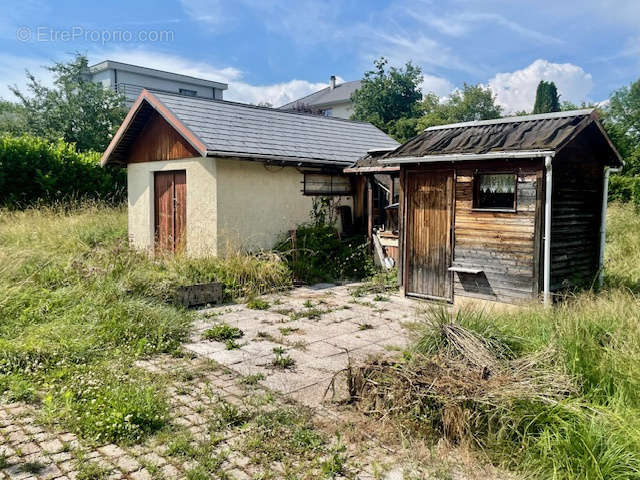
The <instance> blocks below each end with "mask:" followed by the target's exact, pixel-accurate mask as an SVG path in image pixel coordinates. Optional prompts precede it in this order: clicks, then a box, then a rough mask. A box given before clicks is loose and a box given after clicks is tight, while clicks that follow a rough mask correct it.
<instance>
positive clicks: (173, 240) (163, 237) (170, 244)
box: [153, 170, 187, 252]
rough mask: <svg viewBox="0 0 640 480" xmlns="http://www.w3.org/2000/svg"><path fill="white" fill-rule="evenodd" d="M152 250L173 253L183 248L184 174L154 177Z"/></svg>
mask: <svg viewBox="0 0 640 480" xmlns="http://www.w3.org/2000/svg"><path fill="white" fill-rule="evenodd" d="M153 190H154V223H155V228H154V230H155V246H156V249H158V250H161V251H168V252H175V251H178V250H181V249H182V248H184V247H185V243H184V242H185V230H186V220H187V215H186V203H187V178H186V172H185V171H184V170H169V171H162V172H155V173H154V188H153Z"/></svg>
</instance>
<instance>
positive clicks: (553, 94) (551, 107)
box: [533, 80, 560, 113]
mask: <svg viewBox="0 0 640 480" xmlns="http://www.w3.org/2000/svg"><path fill="white" fill-rule="evenodd" d="M559 111H560V96H559V95H558V89H557V88H556V84H555V83H553V82H546V81H544V80H540V83H539V84H538V88H537V89H536V101H535V103H534V104H533V113H549V112H559Z"/></svg>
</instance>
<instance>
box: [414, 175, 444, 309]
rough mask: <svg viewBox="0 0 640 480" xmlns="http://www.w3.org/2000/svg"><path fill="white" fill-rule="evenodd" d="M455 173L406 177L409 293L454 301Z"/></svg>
mask: <svg viewBox="0 0 640 480" xmlns="http://www.w3.org/2000/svg"><path fill="white" fill-rule="evenodd" d="M453 181H454V172H453V170H452V169H449V170H437V171H420V172H409V173H408V174H407V182H406V191H407V224H406V225H407V244H406V248H407V262H406V266H407V269H406V272H405V275H406V285H407V290H406V292H407V294H411V295H419V296H424V297H428V298H436V299H445V300H451V299H452V296H451V272H449V270H448V269H449V266H450V265H451V223H452V216H453V206H452V202H453V187H454V185H453Z"/></svg>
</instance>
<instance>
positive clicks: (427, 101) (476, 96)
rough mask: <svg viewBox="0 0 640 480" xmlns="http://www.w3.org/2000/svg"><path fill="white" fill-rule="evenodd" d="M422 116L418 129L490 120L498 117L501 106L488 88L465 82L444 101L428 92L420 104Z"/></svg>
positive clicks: (500, 113)
mask: <svg viewBox="0 0 640 480" xmlns="http://www.w3.org/2000/svg"><path fill="white" fill-rule="evenodd" d="M420 108H421V110H422V116H421V117H420V119H419V120H418V129H419V130H423V129H425V128H427V127H431V126H433V125H444V124H447V123H457V122H471V121H474V120H491V119H494V118H500V117H501V115H502V107H501V106H500V105H498V104H497V103H496V97H495V95H494V94H493V92H492V91H491V89H490V88H488V87H487V88H485V87H483V86H482V85H480V84H478V85H469V84H467V83H465V84H464V85H463V86H462V88H461V89H460V90H455V91H454V92H453V93H452V94H451V95H450V96H449V98H448V99H445V100H444V101H443V100H442V99H440V98H438V96H437V95H435V94H433V93H430V94H427V95H425V96H424V99H423V101H422V103H421V105H420Z"/></svg>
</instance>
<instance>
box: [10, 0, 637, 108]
mask: <svg viewBox="0 0 640 480" xmlns="http://www.w3.org/2000/svg"><path fill="white" fill-rule="evenodd" d="M3 6H4V8H3V9H2V10H3V15H2V18H0V96H1V97H4V98H12V95H11V94H10V93H9V91H8V89H7V88H6V85H7V84H18V85H19V86H21V85H24V69H25V68H28V69H29V70H31V71H33V72H34V73H36V74H38V75H42V76H46V73H45V72H44V71H43V70H42V68H41V67H42V66H43V65H46V64H49V63H51V62H52V61H55V60H65V59H68V58H70V55H71V54H73V53H74V52H82V53H86V54H87V55H88V56H89V58H90V61H92V62H98V61H100V60H104V59H113V60H120V61H125V62H129V63H135V64H139V65H144V66H149V67H154V68H161V69H167V70H171V71H176V72H178V73H186V74H190V75H195V76H200V77H204V78H209V79H212V80H219V81H225V82H228V83H229V90H228V91H227V92H226V93H225V98H229V99H233V100H238V101H245V102H252V103H257V102H260V101H267V102H270V103H273V104H275V105H279V104H282V103H286V102H287V101H289V100H292V99H294V98H297V97H300V96H302V95H305V94H307V93H309V92H311V91H314V90H317V89H319V88H322V87H323V86H324V85H326V83H327V82H328V77H329V76H330V75H332V74H334V75H337V76H339V77H340V78H342V79H344V80H353V79H357V78H360V77H361V76H362V73H363V72H364V71H365V70H367V69H369V68H370V67H371V65H372V61H373V59H374V58H376V57H379V56H381V55H382V56H386V57H388V58H389V59H390V61H391V63H392V64H395V65H402V64H404V62H406V61H408V60H412V61H413V62H414V63H415V64H417V65H420V66H421V67H422V69H423V72H424V75H425V82H424V85H423V90H424V91H433V92H435V93H437V94H438V95H441V96H446V95H447V94H448V93H449V92H451V90H452V89H454V88H456V87H459V86H461V85H462V83H463V82H467V83H478V82H480V83H482V84H484V85H488V86H490V87H491V88H492V89H493V90H494V92H495V93H496V94H497V96H498V101H499V102H500V103H501V104H502V105H503V106H504V107H505V109H506V110H507V111H514V110H519V109H530V108H531V104H532V102H533V96H534V91H535V86H536V85H537V83H538V81H539V80H540V79H547V80H554V81H555V82H556V84H557V85H558V88H559V91H560V93H561V95H562V98H563V99H567V100H571V101H574V102H581V101H583V100H584V101H595V102H599V101H602V100H605V99H606V98H607V97H608V96H609V94H610V93H611V91H612V90H614V89H616V88H619V87H620V86H622V85H626V84H629V83H630V82H632V81H634V80H637V79H638V78H639V77H640V0H583V1H581V2H578V1H570V0H565V1H561V0H554V1H547V0H537V1H525V0H441V1H435V0H434V1H430V0H388V1H382V0H372V1H350V0H344V1H332V0H329V1H311V0H289V1H285V0H234V1H223V0H182V1H157V0H156V1H144V0H143V1H132V0H129V1H121V0H109V1H102V2H93V1H87V0H85V1H82V2H80V1H55V2H54V1H50V2H44V1H38V0H20V1H15V2H14V1H4V2H3ZM65 32H66V34H67V35H70V36H72V38H64V35H65ZM122 32H127V33H122ZM118 35H119V36H120V39H116V38H114V37H116V36H118ZM144 36H146V37H154V36H155V37H159V38H158V39H157V41H152V40H150V39H149V38H144V39H143V38H142V37H144ZM18 37H19V38H18ZM103 39H104V41H103Z"/></svg>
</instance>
